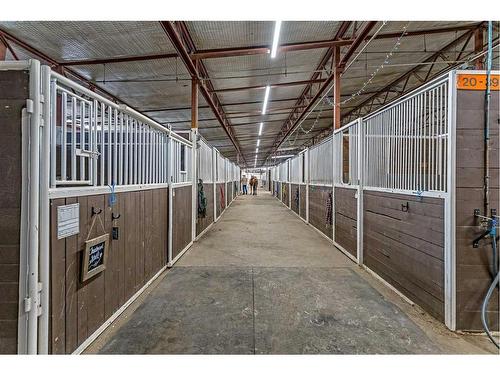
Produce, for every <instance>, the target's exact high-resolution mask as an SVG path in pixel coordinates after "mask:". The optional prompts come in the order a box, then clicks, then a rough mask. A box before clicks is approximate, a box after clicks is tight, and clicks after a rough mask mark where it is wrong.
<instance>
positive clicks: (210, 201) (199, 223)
mask: <svg viewBox="0 0 500 375" xmlns="http://www.w3.org/2000/svg"><path fill="white" fill-rule="evenodd" d="M203 191H204V192H205V198H206V199H207V214H206V216H205V217H204V218H201V217H198V218H197V219H196V235H199V234H200V233H201V232H203V231H204V230H205V229H206V228H207V227H208V226H209V225H210V224H212V223H213V221H214V184H211V183H207V184H203Z"/></svg>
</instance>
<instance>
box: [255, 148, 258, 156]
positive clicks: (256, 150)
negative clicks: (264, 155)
mask: <svg viewBox="0 0 500 375" xmlns="http://www.w3.org/2000/svg"><path fill="white" fill-rule="evenodd" d="M255 153H257V154H258V153H259V148H258V147H257V148H256V149H255ZM255 157H257V155H255Z"/></svg>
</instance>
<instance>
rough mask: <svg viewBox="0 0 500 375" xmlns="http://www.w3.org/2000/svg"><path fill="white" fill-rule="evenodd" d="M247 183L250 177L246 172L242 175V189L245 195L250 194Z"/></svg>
mask: <svg viewBox="0 0 500 375" xmlns="http://www.w3.org/2000/svg"><path fill="white" fill-rule="evenodd" d="M247 183H248V178H247V176H246V175H245V174H244V175H243V177H241V189H242V194H243V195H247V194H248V189H247Z"/></svg>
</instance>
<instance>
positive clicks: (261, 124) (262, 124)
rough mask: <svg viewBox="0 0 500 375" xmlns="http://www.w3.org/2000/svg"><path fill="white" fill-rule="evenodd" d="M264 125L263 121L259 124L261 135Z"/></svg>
mask: <svg viewBox="0 0 500 375" xmlns="http://www.w3.org/2000/svg"><path fill="white" fill-rule="evenodd" d="M262 126H264V123H263V122H261V123H260V126H259V135H262Z"/></svg>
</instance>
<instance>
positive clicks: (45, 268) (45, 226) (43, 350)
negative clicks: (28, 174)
mask: <svg viewBox="0 0 500 375" xmlns="http://www.w3.org/2000/svg"><path fill="white" fill-rule="evenodd" d="M50 79H51V78H50V67H48V66H43V67H42V87H41V88H42V94H43V98H44V102H43V107H42V116H43V123H42V124H43V126H42V128H41V133H42V137H41V145H40V146H41V152H40V156H41V157H40V244H39V246H40V255H39V258H40V259H39V264H40V282H41V283H42V291H41V301H40V305H41V307H42V309H41V311H42V315H41V316H40V318H39V322H38V323H39V327H38V334H39V338H38V354H48V353H49V310H50V309H49V290H50V239H49V234H50V225H49V223H50V205H49V203H50V202H49V185H50V138H51V134H50V129H51V113H50V112H51V107H52V103H51V92H50V91H51V80H50Z"/></svg>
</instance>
